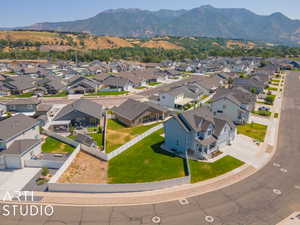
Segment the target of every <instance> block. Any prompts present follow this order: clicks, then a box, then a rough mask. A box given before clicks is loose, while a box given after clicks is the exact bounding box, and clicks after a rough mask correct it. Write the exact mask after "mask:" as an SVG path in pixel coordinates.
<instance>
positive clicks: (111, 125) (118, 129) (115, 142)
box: [106, 120, 158, 153]
mask: <svg viewBox="0 0 300 225" xmlns="http://www.w3.org/2000/svg"><path fill="white" fill-rule="evenodd" d="M157 125H158V123H154V124H151V125H147V126H137V127H126V126H124V125H123V124H121V123H119V122H118V121H116V120H108V124H107V131H106V153H110V152H112V151H113V150H115V149H117V148H118V147H120V146H122V145H123V144H125V143H127V142H128V141H130V140H132V139H133V138H135V137H136V136H138V135H140V134H142V133H144V132H146V131H147V130H149V129H150V128H152V127H155V126H157Z"/></svg>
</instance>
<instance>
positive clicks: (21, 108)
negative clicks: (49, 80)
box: [6, 98, 40, 115]
mask: <svg viewBox="0 0 300 225" xmlns="http://www.w3.org/2000/svg"><path fill="white" fill-rule="evenodd" d="M39 104H40V100H38V99H37V98H23V99H14V100H11V101H9V102H8V103H6V106H7V111H8V112H11V113H22V114H27V115H34V114H35V113H36V111H37V106H38V105H39Z"/></svg>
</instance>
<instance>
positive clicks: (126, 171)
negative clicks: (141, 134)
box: [108, 131, 185, 184]
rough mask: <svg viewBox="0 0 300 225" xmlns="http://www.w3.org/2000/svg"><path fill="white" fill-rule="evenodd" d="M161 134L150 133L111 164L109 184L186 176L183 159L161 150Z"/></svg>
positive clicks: (109, 167) (110, 162)
mask: <svg viewBox="0 0 300 225" xmlns="http://www.w3.org/2000/svg"><path fill="white" fill-rule="evenodd" d="M161 133H162V131H157V132H155V133H153V134H152V135H150V136H148V137H146V138H145V139H143V140H142V141H140V142H139V143H137V144H135V145H134V146H132V147H131V148H129V149H128V150H127V151H125V152H123V153H122V154H120V155H118V156H117V157H115V158H113V159H112V160H110V161H109V166H108V181H109V183H111V184H123V183H144V182H154V181H161V180H166V179H172V178H178V177H183V176H185V168H184V161H183V159H181V158H179V157H176V156H174V155H171V154H169V153H167V152H165V151H163V150H162V149H161V148H160V145H161V144H162V143H163V142H164V138H163V137H161V136H160V134H161Z"/></svg>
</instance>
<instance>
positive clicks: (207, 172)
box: [190, 156, 244, 183]
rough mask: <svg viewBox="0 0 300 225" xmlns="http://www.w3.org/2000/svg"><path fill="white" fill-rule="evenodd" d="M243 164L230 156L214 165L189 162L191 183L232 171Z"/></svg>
mask: <svg viewBox="0 0 300 225" xmlns="http://www.w3.org/2000/svg"><path fill="white" fill-rule="evenodd" d="M243 164H244V163H243V162H242V161H240V160H238V159H235V158H233V157H231V156H225V157H223V158H222V159H219V160H218V161H216V162H214V163H206V162H198V161H192V160H190V169H191V176H192V183H196V182H200V181H204V180H207V179H211V178H214V177H217V176H220V175H222V174H225V173H227V172H229V171H231V170H234V169H236V168H238V167H240V166H242V165H243Z"/></svg>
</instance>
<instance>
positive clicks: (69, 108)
mask: <svg viewBox="0 0 300 225" xmlns="http://www.w3.org/2000/svg"><path fill="white" fill-rule="evenodd" d="M103 113H104V110H103V107H102V105H99V104H97V103H95V102H93V101H90V100H87V99H79V100H77V101H75V102H73V103H71V104H69V105H66V106H65V107H63V108H62V109H61V110H60V111H59V112H58V114H57V115H56V116H55V118H54V121H56V123H55V125H56V126H60V123H61V124H64V125H67V126H70V125H71V126H73V127H94V126H98V125H100V123H101V122H102V120H103ZM54 129H55V128H54Z"/></svg>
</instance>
